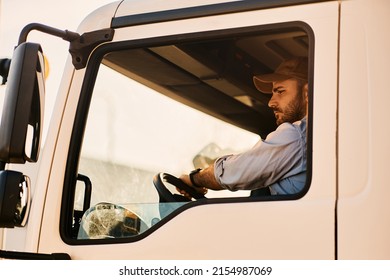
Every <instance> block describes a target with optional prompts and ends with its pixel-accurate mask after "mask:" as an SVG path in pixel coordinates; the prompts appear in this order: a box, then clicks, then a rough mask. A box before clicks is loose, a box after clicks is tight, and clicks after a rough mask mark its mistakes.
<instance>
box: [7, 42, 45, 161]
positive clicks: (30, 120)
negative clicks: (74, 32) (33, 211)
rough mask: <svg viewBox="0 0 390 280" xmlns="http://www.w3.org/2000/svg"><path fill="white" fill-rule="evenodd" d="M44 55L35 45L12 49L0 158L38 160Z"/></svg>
mask: <svg viewBox="0 0 390 280" xmlns="http://www.w3.org/2000/svg"><path fill="white" fill-rule="evenodd" d="M44 87H45V86H44V58H43V54H42V49H41V46H40V45H39V44H35V43H30V42H27V43H22V44H20V45H19V46H18V47H17V48H16V49H15V51H14V55H13V57H12V60H11V66H10V70H9V76H8V82H7V88H6V93H5V100H4V105H3V112H2V118H1V125H0V161H1V162H3V163H25V162H26V161H29V162H36V161H37V160H38V155H39V149H40V140H41V135H42V124H43V109H44V104H43V103H44V94H45V93H44Z"/></svg>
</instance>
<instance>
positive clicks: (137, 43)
mask: <svg viewBox="0 0 390 280" xmlns="http://www.w3.org/2000/svg"><path fill="white" fill-rule="evenodd" d="M288 28H300V29H302V30H303V31H304V32H305V33H306V34H307V36H308V38H309V48H308V61H309V69H308V70H309V76H308V87H309V105H308V116H307V118H308V123H307V159H306V161H307V171H306V183H305V187H304V189H303V190H302V191H301V192H299V193H297V194H292V195H277V196H272V195H271V196H261V197H226V198H211V199H206V200H202V201H192V202H190V203H187V204H185V205H184V206H182V207H180V208H179V209H176V210H174V211H173V212H172V213H170V214H169V215H168V216H166V217H165V218H164V219H162V220H161V221H160V222H159V223H157V224H156V225H154V226H153V227H151V228H150V229H148V230H147V231H145V232H143V233H141V234H139V235H136V236H133V237H127V238H114V239H93V240H92V239H83V240H79V239H74V238H72V237H71V231H72V219H73V214H72V213H73V205H74V204H73V203H74V197H75V189H76V183H77V176H78V163H79V160H80V153H81V148H82V143H83V136H84V131H85V128H86V123H87V118H88V112H89V106H90V101H91V99H92V96H93V91H94V86H95V81H96V78H97V75H98V72H99V68H100V65H101V61H102V59H103V57H104V55H105V54H107V53H109V52H112V51H120V50H125V49H129V48H144V47H151V46H160V45H170V44H178V43H186V42H197V41H203V40H210V39H220V38H226V37H233V36H250V35H255V34H259V33H262V32H266V31H272V30H277V29H288ZM314 39H315V38H314V32H313V30H312V29H311V27H310V26H309V25H308V24H307V23H305V22H302V21H291V22H284V23H275V24H266V25H259V26H250V27H240V28H231V29H223V30H211V31H207V32H196V33H188V34H178V35H168V36H161V37H153V38H147V39H137V40H129V41H120V42H113V43H107V44H103V45H101V46H99V47H98V48H97V49H96V50H95V51H94V52H93V53H92V54H91V56H90V59H89V62H88V65H87V67H86V71H85V76H84V80H83V83H82V87H81V91H80V97H79V100H78V105H77V109H76V115H75V119H74V123H73V128H72V134H71V138H70V145H69V150H68V156H67V163H66V170H65V174H64V185H63V192H62V199H61V213H60V235H61V238H62V240H63V241H64V242H65V243H67V244H69V245H85V244H113V243H131V242H137V241H139V240H141V239H143V238H145V237H146V236H148V235H150V234H152V233H153V232H154V231H156V230H158V229H159V228H160V227H161V226H163V225H164V224H165V223H167V222H168V221H170V220H171V219H173V218H174V217H175V216H177V215H178V214H179V213H181V212H184V211H186V210H187V209H189V208H192V207H197V206H201V205H205V204H219V203H242V202H261V201H285V200H286V201H290V200H298V199H300V198H302V197H303V196H305V194H306V193H307V191H308V190H309V187H310V185H311V179H312V145H313V144H312V143H313V124H312V120H313V88H314V86H313V81H314V49H315V40H314Z"/></svg>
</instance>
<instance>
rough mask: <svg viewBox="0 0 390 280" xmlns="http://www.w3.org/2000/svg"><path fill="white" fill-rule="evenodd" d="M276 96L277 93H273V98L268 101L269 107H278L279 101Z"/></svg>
mask: <svg viewBox="0 0 390 280" xmlns="http://www.w3.org/2000/svg"><path fill="white" fill-rule="evenodd" d="M274 97H275V95H274V94H272V96H271V99H270V100H269V101H268V107H270V108H276V107H277V102H276V100H275V98H274Z"/></svg>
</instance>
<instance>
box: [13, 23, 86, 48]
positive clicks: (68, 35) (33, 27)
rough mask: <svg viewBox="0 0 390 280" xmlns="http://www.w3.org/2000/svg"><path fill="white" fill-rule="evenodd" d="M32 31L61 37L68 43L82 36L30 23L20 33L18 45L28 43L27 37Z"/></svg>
mask: <svg viewBox="0 0 390 280" xmlns="http://www.w3.org/2000/svg"><path fill="white" fill-rule="evenodd" d="M32 30H38V31H41V32H44V33H47V34H50V35H53V36H56V37H60V38H62V39H64V40H65V41H68V42H72V41H74V40H77V39H78V38H80V34H78V33H76V32H72V31H68V30H60V29H57V28H53V27H50V26H47V25H44V24H40V23H30V24H28V25H26V26H25V27H24V28H23V29H22V31H21V32H20V36H19V42H18V45H20V44H22V43H24V42H26V41H27V36H28V34H29V33H30V32H31V31H32Z"/></svg>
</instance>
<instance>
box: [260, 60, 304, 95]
mask: <svg viewBox="0 0 390 280" xmlns="http://www.w3.org/2000/svg"><path fill="white" fill-rule="evenodd" d="M307 77H308V59H307V57H295V58H292V59H288V60H285V61H283V62H282V63H281V64H280V65H279V67H278V68H277V69H276V70H275V72H274V73H270V74H264V75H256V76H254V77H253V82H254V84H255V86H256V88H257V90H259V91H261V92H263V93H272V83H273V82H279V81H285V80H288V79H292V78H295V79H300V80H305V81H307Z"/></svg>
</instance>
